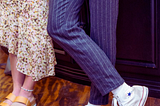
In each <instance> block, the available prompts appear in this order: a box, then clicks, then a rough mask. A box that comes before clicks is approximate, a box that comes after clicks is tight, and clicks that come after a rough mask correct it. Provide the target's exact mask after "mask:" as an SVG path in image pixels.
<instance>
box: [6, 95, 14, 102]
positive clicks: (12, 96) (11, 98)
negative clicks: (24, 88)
mask: <svg viewBox="0 0 160 106" xmlns="http://www.w3.org/2000/svg"><path fill="white" fill-rule="evenodd" d="M15 98H16V95H14V94H13V93H10V94H9V95H8V96H7V97H6V99H9V100H10V101H12V102H13V101H14V100H15Z"/></svg>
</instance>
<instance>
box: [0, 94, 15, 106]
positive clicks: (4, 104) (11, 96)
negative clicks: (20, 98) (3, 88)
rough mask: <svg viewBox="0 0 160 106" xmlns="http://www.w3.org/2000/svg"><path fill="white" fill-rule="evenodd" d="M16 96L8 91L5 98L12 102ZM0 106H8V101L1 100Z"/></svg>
mask: <svg viewBox="0 0 160 106" xmlns="http://www.w3.org/2000/svg"><path fill="white" fill-rule="evenodd" d="M15 98H16V95H14V94H13V93H10V94H9V95H8V96H7V97H6V99H8V100H10V101H11V102H13V101H14V100H15ZM0 106H10V105H9V104H8V103H5V102H2V103H0Z"/></svg>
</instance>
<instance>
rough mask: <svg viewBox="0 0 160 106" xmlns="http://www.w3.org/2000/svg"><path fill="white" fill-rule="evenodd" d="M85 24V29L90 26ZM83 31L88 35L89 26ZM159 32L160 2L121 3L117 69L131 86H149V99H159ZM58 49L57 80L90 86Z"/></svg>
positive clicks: (133, 0) (124, 0)
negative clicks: (66, 80) (62, 79)
mask: <svg viewBox="0 0 160 106" xmlns="http://www.w3.org/2000/svg"><path fill="white" fill-rule="evenodd" d="M86 3H87V2H86ZM84 7H87V5H85V6H84ZM83 9H84V8H83ZM86 9H88V8H85V10H82V11H83V12H82V14H86ZM85 16H86V15H85ZM83 20H85V22H88V20H87V18H84V17H83ZM82 24H83V25H82V26H85V24H88V23H85V24H84V23H83V22H82ZM84 29H86V31H87V32H89V31H88V30H89V29H88V28H86V26H85V27H84ZM159 29H160V0H120V1H119V17H118V24H117V62H116V68H117V70H118V72H119V73H120V74H121V76H122V77H123V78H124V79H125V80H126V82H127V83H128V84H130V85H133V84H140V85H145V86H148V87H149V89H150V96H154V97H160V55H159V54H160V31H159ZM55 48H56V57H57V61H58V65H57V66H56V73H57V76H58V77H62V78H65V79H68V80H71V81H74V82H79V83H81V84H90V81H89V79H88V77H87V76H86V74H85V73H84V72H83V71H82V70H81V68H80V67H79V66H78V65H77V64H76V62H75V61H74V60H73V59H72V58H71V57H70V56H69V55H68V54H67V53H66V52H65V51H63V49H61V47H59V46H58V45H56V44H55Z"/></svg>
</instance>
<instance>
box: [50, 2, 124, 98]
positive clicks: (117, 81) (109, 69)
mask: <svg viewBox="0 0 160 106" xmlns="http://www.w3.org/2000/svg"><path fill="white" fill-rule="evenodd" d="M83 2H84V1H83V0H50V3H49V4H50V6H49V7H50V9H49V20H48V33H49V34H50V36H51V37H52V38H53V40H54V41H55V42H56V43H57V44H59V45H60V46H61V47H62V48H63V49H64V50H65V51H66V52H68V53H69V54H70V55H71V56H72V57H73V58H74V59H75V61H76V62H77V63H78V64H79V65H80V67H81V68H82V69H83V70H84V71H85V72H86V74H87V75H88V77H89V78H90V80H91V81H92V82H93V84H94V85H95V86H96V87H97V88H98V90H99V91H100V92H101V94H102V95H103V96H104V95H106V94H108V93H109V92H110V91H111V90H113V89H115V88H117V87H118V86H120V85H121V84H122V83H123V82H124V80H123V79H122V78H121V77H120V75H119V74H118V72H117V71H116V69H115V68H114V66H113V65H112V63H111V62H110V60H109V58H108V57H107V56H106V54H105V53H104V52H103V51H102V50H101V49H100V47H99V46H98V45H97V44H96V43H95V42H94V41H93V40H92V39H91V38H90V37H89V36H88V35H86V34H85V32H84V30H83V29H81V28H79V27H78V18H79V15H78V13H79V11H80V9H81V5H82V4H83Z"/></svg>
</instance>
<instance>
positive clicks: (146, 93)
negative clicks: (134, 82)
mask: <svg viewBox="0 0 160 106" xmlns="http://www.w3.org/2000/svg"><path fill="white" fill-rule="evenodd" d="M143 92H144V93H143V95H142V98H141V100H140V103H139V105H138V106H144V105H145V103H146V101H147V98H148V92H149V90H148V88H147V87H145V86H143Z"/></svg>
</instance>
